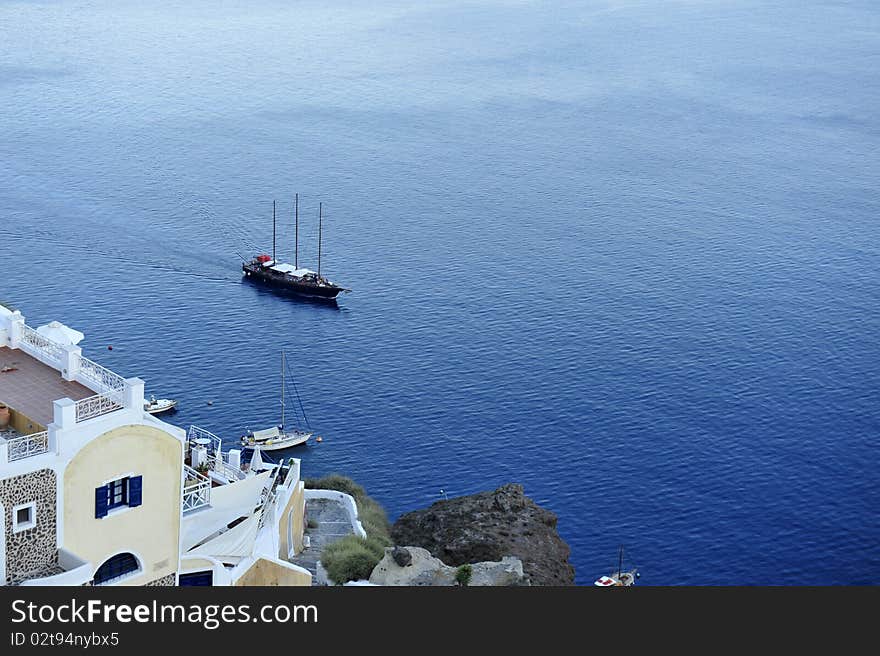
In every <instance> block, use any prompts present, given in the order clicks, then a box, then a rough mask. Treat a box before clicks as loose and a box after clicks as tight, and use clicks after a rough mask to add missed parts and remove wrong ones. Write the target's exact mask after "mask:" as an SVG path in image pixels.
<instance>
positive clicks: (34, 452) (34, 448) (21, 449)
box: [6, 431, 49, 462]
mask: <svg viewBox="0 0 880 656" xmlns="http://www.w3.org/2000/svg"><path fill="white" fill-rule="evenodd" d="M6 449H7V451H6V453H7V455H6V460H7V461H8V462H13V461H15V460H21V459H22V458H30V457H31V456H38V455H40V454H41V453H46V451H48V450H49V433H48V432H47V431H43V432H41V433H33V434H31V435H22V436H21V437H13V438H12V439H8V440H6Z"/></svg>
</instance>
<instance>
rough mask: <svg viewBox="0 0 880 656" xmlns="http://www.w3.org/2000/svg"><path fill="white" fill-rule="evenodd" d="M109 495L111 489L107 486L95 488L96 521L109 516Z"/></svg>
mask: <svg viewBox="0 0 880 656" xmlns="http://www.w3.org/2000/svg"><path fill="white" fill-rule="evenodd" d="M109 494H110V489H109V486H107V485H102V486H101V487H98V488H95V519H101V518H102V517H106V516H107V497H108V495H109Z"/></svg>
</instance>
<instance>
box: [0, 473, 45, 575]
mask: <svg viewBox="0 0 880 656" xmlns="http://www.w3.org/2000/svg"><path fill="white" fill-rule="evenodd" d="M56 490H57V485H56V479H55V472H54V471H52V470H51V469H41V470H39V471H35V472H29V473H27V474H21V475H19V476H12V477H10V478H5V479H3V480H0V503H2V504H3V512H4V515H5V522H4V524H5V525H6V536H5V540H6V579H7V580H6V581H5V582H2V583H3V584H9V585H14V584H17V583H20V582H21V581H23V580H25V579H29V578H35V577H38V576H43V575H45V574H46V573H55V572H56V571H57V570H58V541H57V507H56V505H55V502H56ZM31 502H36V504H37V525H36V526H35V527H34V528H30V529H26V530H24V531H20V532H19V533H13V532H12V531H13V528H14V526H15V522H14V519H15V518H14V517H13V514H12V511H13V508H14V507H15V506H17V505H20V504H24V503H31Z"/></svg>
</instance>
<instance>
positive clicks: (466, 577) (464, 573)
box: [455, 563, 474, 586]
mask: <svg viewBox="0 0 880 656" xmlns="http://www.w3.org/2000/svg"><path fill="white" fill-rule="evenodd" d="M473 573H474V568H473V567H471V566H470V565H468V564H467V563H465V564H464V565H462V566H460V567H459V568H458V569H457V570H455V582H456V583H458V584H459V585H462V586H465V585H467V584H469V583H470V582H471V576H472V575H473Z"/></svg>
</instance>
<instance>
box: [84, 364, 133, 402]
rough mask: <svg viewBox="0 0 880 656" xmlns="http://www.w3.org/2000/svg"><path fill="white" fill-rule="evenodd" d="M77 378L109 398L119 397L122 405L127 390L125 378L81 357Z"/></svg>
mask: <svg viewBox="0 0 880 656" xmlns="http://www.w3.org/2000/svg"><path fill="white" fill-rule="evenodd" d="M77 377H78V378H80V379H82V382H83V383H84V384H86V385H88V386H89V387H91V388H92V389H93V390H95V391H96V392H100V393H102V394H105V395H107V396H115V395H118V399H117V400H118V402H119V403H120V405H121V404H122V395H123V393H124V390H125V378H123V377H122V376H120V375H119V374H117V373H114V372H112V371H110V370H109V369H108V368H107V367H103V366H101V365H99V364H98V363H97V362H94V361H92V360H89V359H88V358H84V357H82V356H79V373H78V374H77Z"/></svg>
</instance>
